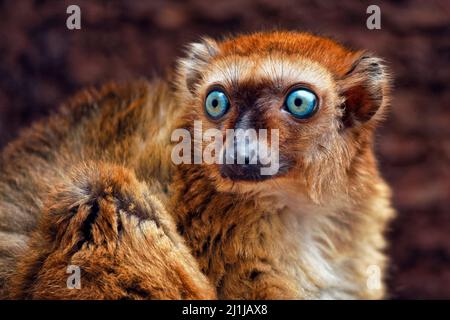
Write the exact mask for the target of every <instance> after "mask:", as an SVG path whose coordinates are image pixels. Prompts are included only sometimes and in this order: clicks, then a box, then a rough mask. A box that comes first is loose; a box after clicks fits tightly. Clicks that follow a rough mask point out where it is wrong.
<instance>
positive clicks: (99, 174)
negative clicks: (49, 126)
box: [10, 164, 215, 299]
mask: <svg viewBox="0 0 450 320" xmlns="http://www.w3.org/2000/svg"><path fill="white" fill-rule="evenodd" d="M68 266H75V267H76V268H78V269H79V270H80V272H81V274H80V281H81V289H79V290H78V289H76V290H71V289H68V287H67V284H66V279H67V277H68V275H67V273H66V270H67V268H68ZM10 287H11V292H12V294H11V296H12V297H13V298H38V299H39V298H53V299H122V298H125V299H189V298H191V299H202V298H203V299H205V298H214V297H215V292H214V290H213V289H212V287H211V286H210V284H209V282H208V281H207V279H206V278H205V276H204V275H203V274H202V273H201V272H200V270H199V269H198V266H197V263H196V261H195V260H194V258H193V257H192V256H191V254H190V252H189V250H188V249H187V248H186V246H185V245H184V243H183V240H182V238H181V237H180V236H179V235H177V233H176V231H175V226H174V223H173V221H172V220H171V218H170V215H169V214H168V213H167V212H166V211H165V208H164V206H163V205H162V203H161V202H160V200H158V198H157V197H156V196H155V194H154V193H153V192H150V191H149V189H148V188H147V186H146V185H145V184H142V183H140V182H139V181H137V179H136V178H135V176H134V174H133V173H132V172H130V171H129V170H127V169H125V168H122V167H118V166H113V165H105V164H90V165H86V166H83V167H80V168H78V169H77V170H75V172H74V174H73V176H72V177H71V178H70V179H69V180H68V181H66V183H64V184H61V185H60V186H58V187H56V190H55V191H54V192H53V193H52V196H50V198H49V202H48V206H47V207H46V210H45V211H44V214H43V219H42V220H41V223H40V226H39V228H38V230H36V232H35V233H34V235H33V239H32V241H31V246H30V249H29V250H28V252H27V255H26V256H25V257H24V258H23V259H22V260H21V262H20V263H19V265H18V272H17V274H16V275H15V276H14V277H13V279H12V281H11V286H10Z"/></svg>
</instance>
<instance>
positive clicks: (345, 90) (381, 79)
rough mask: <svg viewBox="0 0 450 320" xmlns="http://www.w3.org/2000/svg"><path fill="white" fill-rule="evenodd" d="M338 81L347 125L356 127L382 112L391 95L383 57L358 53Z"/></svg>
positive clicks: (344, 119) (377, 116)
mask: <svg viewBox="0 0 450 320" xmlns="http://www.w3.org/2000/svg"><path fill="white" fill-rule="evenodd" d="M339 84H340V91H341V94H342V96H343V97H344V99H345V101H344V116H343V122H344V125H345V126H347V127H350V126H357V125H358V124H361V123H365V122H367V121H369V120H370V119H373V118H379V117H380V116H381V115H382V113H383V110H382V109H384V106H385V105H386V104H387V101H388V98H389V97H388V94H389V75H388V73H387V70H386V67H385V66H384V64H383V61H382V60H381V59H380V58H377V57H373V56H371V55H370V54H366V53H363V54H359V56H358V57H357V58H356V59H355V61H354V62H353V64H352V67H351V68H350V70H349V71H348V72H347V73H346V74H345V76H344V77H343V79H341V80H340V82H339Z"/></svg>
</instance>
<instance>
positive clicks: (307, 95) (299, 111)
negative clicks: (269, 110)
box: [285, 89, 317, 119]
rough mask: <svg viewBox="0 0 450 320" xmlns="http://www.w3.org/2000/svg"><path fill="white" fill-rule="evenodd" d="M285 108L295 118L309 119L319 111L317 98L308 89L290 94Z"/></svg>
mask: <svg viewBox="0 0 450 320" xmlns="http://www.w3.org/2000/svg"><path fill="white" fill-rule="evenodd" d="M285 106H286V109H287V111H289V112H290V113H291V114H292V115H293V116H294V117H296V118H299V119H307V118H309V117H311V116H312V115H313V114H314V112H316V110H317V96H316V95H315V94H314V93H312V92H311V91H309V90H307V89H297V90H294V91H292V92H291V93H289V95H288V96H287V98H286V102H285Z"/></svg>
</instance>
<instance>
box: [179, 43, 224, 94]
mask: <svg viewBox="0 0 450 320" xmlns="http://www.w3.org/2000/svg"><path fill="white" fill-rule="evenodd" d="M218 53H219V46H218V45H217V42H216V41H214V40H213V39H210V38H203V39H202V40H201V41H200V42H195V43H191V44H190V45H189V46H188V49H187V56H186V57H185V58H184V59H181V60H180V73H181V75H182V76H184V81H185V82H186V86H187V88H188V90H189V91H190V92H191V93H193V92H195V89H196V86H197V84H198V82H199V80H200V79H201V77H202V71H203V70H204V68H205V67H206V65H207V64H208V63H209V62H210V61H211V59H212V58H213V57H215V56H216V55H217V54H218Z"/></svg>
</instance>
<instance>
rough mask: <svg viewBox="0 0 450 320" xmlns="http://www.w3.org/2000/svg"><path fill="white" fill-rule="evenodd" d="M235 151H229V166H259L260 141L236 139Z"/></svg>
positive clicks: (246, 138) (249, 138) (244, 138)
mask: <svg viewBox="0 0 450 320" xmlns="http://www.w3.org/2000/svg"><path fill="white" fill-rule="evenodd" d="M233 149H234V150H229V152H227V155H226V159H227V160H228V161H227V163H229V164H232V163H234V164H257V163H258V140H257V139H253V138H251V137H243V138H242V139H234V148H233Z"/></svg>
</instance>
